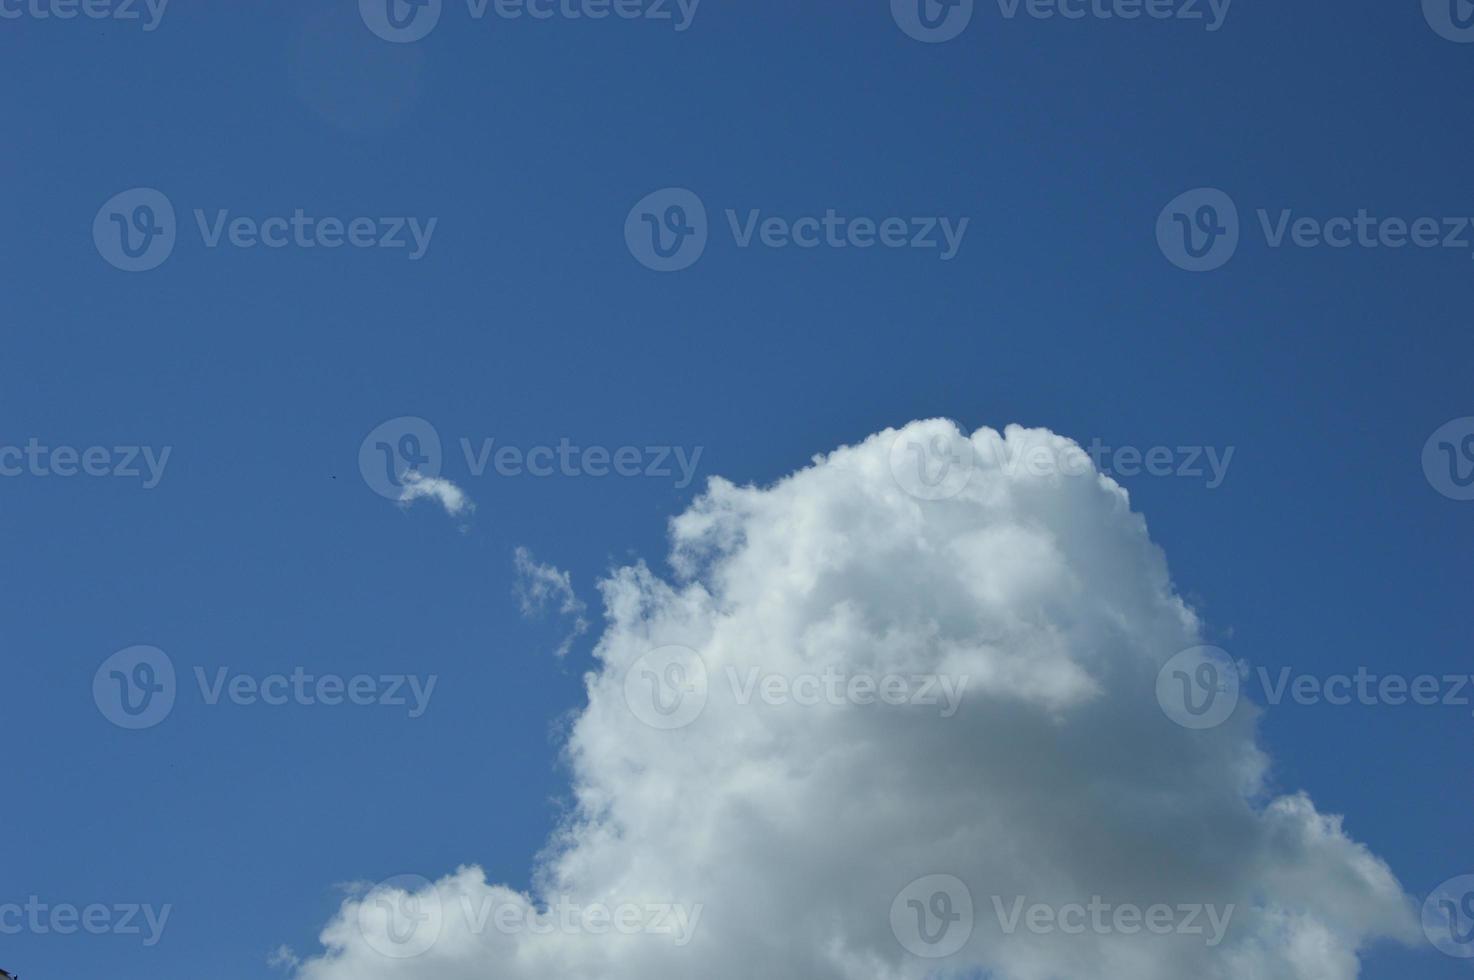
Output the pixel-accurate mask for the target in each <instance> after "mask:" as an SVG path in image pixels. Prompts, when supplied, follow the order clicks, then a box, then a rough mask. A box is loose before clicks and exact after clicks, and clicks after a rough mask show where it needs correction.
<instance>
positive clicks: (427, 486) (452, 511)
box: [399, 470, 476, 517]
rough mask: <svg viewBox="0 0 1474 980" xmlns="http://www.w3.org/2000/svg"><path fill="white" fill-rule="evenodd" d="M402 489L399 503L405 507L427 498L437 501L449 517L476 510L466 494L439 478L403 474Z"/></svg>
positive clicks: (411, 473)
mask: <svg viewBox="0 0 1474 980" xmlns="http://www.w3.org/2000/svg"><path fill="white" fill-rule="evenodd" d="M403 482H404V489H403V490H402V491H401V492H400V494H399V503H400V504H402V505H403V506H405V507H408V506H409V505H410V504H412V503H414V502H415V501H416V500H420V499H424V498H428V499H430V500H435V501H438V502H439V504H440V506H442V507H444V508H445V512H446V513H447V514H449V515H450V516H451V517H459V516H460V515H461V514H463V513H465V512H467V511H472V510H475V509H476V505H475V504H474V503H472V502H471V498H470V497H467V496H466V492H465V491H464V490H462V489H461V488H460V487H458V486H456V485H455V484H454V483H452V482H450V481H449V480H447V479H445V478H444V477H439V476H424V475H422V474H420V473H417V472H416V471H414V470H410V471H409V472H407V473H405V474H404V477H403Z"/></svg>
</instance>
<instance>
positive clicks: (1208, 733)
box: [298, 420, 1417, 980]
mask: <svg viewBox="0 0 1474 980" xmlns="http://www.w3.org/2000/svg"><path fill="white" fill-rule="evenodd" d="M898 440H902V442H901V444H900V445H899V446H898V444H897V441H898ZM959 441H961V444H962V445H964V446H966V447H968V448H969V449H970V451H971V456H972V457H973V460H974V463H973V464H972V466H971V468H970V469H969V468H968V467H967V466H966V465H964V464H965V462H966V461H965V460H961V459H960V457H959V462H958V465H959V466H960V467H961V470H960V471H958V472H961V474H962V475H961V477H960V478H958V477H957V474H956V472H953V473H949V474H943V475H942V476H937V475H936V474H937V473H941V472H942V471H934V472H933V474H932V475H933V476H934V477H935V481H936V486H934V485H933V481H929V480H928V481H923V485H921V486H919V487H918V486H912V485H911V484H912V482H913V481H914V479H915V474H908V472H907V471H906V469H905V466H906V465H909V464H908V463H907V462H906V460H905V453H904V452H897V453H893V449H898V448H909V447H911V446H916V445H920V446H931V447H943V448H945V447H948V446H952V447H956V446H957V445H958V444H959ZM1072 448H1073V444H1072V443H1070V442H1068V441H1067V440H1064V439H1062V438H1060V437H1058V436H1055V435H1053V434H1051V433H1049V432H1047V431H1043V430H1028V429H1022V428H1017V427H1010V428H1009V429H1008V430H1007V431H1006V433H1003V434H1000V433H997V432H995V431H992V430H989V429H983V430H980V431H978V432H976V433H974V434H973V435H972V436H971V437H970V438H969V437H966V436H964V435H962V434H960V433H958V432H957V431H956V429H955V428H954V427H953V426H952V425H951V424H950V423H947V422H943V421H935V420H934V421H927V422H917V423H913V424H912V425H910V426H908V427H906V429H904V430H902V431H900V432H897V431H894V430H887V431H885V432H882V433H879V434H877V435H875V436H872V437H871V438H869V439H867V440H865V441H864V442H863V443H861V444H859V445H855V446H849V447H844V448H841V449H838V450H836V451H835V452H833V453H830V454H829V455H827V456H824V457H819V458H816V459H815V461H814V462H813V464H812V465H811V466H809V467H807V468H805V469H803V470H802V471H800V472H797V473H795V474H793V475H792V476H789V477H787V478H786V479H784V480H782V481H780V482H778V483H777V484H776V485H774V486H771V487H767V488H755V487H740V486H736V485H733V484H731V483H728V482H726V481H723V480H721V479H715V480H713V481H712V482H711V484H710V487H709V489H708V491H707V493H706V494H705V495H704V496H702V497H701V498H700V499H699V500H698V501H696V503H695V504H694V505H693V506H692V507H691V508H690V509H689V510H688V511H687V512H686V513H684V514H682V515H680V516H679V517H677V518H676V519H675V520H674V521H673V522H672V537H673V552H672V559H673V561H672V564H673V566H674V567H675V568H676V569H677V573H678V574H677V577H676V579H675V580H674V581H666V580H663V579H662V578H660V577H658V576H657V575H655V574H654V573H653V572H651V571H650V570H649V569H648V568H646V567H645V566H644V565H643V564H641V565H636V566H633V567H627V568H621V569H619V570H617V571H615V572H613V573H612V574H611V575H610V577H609V578H608V579H607V580H606V581H605V582H603V583H602V585H601V589H602V593H603V598H604V603H605V606H606V612H607V617H608V619H609V626H608V629H607V631H606V632H605V633H604V635H603V637H602V638H601V639H600V641H599V643H598V646H597V649H596V651H595V653H596V656H597V657H598V659H599V661H600V667H599V669H598V670H597V671H595V672H592V673H590V674H589V675H588V677H587V687H588V701H589V703H588V705H587V707H586V708H585V709H584V711H583V713H582V714H581V715H580V717H579V718H578V720H577V722H576V724H575V726H574V728H573V730H572V732H571V735H570V738H569V742H568V745H567V754H568V758H569V761H570V766H571V770H572V778H573V788H574V791H575V794H576V799H577V808H576V812H575V813H574V814H573V815H572V816H571V818H570V819H569V820H568V822H567V823H566V824H565V825H564V826H562V827H560V828H559V829H558V830H557V832H556V833H555V834H554V835H553V837H552V839H551V841H550V844H549V847H548V850H547V852H546V854H545V855H544V856H543V857H542V859H541V860H540V862H539V866H538V869H537V876H536V887H535V890H534V894H531V895H527V894H519V893H516V892H514V891H512V890H509V889H507V888H504V887H501V886H498V885H494V884H489V883H487V882H486V881H485V879H484V877H483V875H482V873H481V872H480V870H479V869H477V868H473V867H468V868H462V869H460V870H459V871H457V872H455V873H453V874H451V875H449V876H447V877H445V878H443V879H441V880H440V881H439V882H437V883H436V884H435V885H434V886H433V887H432V886H428V885H427V884H421V885H418V886H416V885H414V884H412V883H411V884H408V885H406V886H405V887H403V888H399V887H395V886H390V887H388V888H385V889H381V890H379V891H378V892H376V893H374V894H371V895H366V896H359V897H355V898H351V899H350V900H348V901H347V902H345V903H344V905H343V907H342V909H341V911H340V913H339V915H338V916H337V917H336V918H334V920H333V921H332V922H330V923H329V924H328V925H327V927H326V928H325V929H324V931H323V933H322V942H323V944H324V947H325V951H324V952H323V953H322V954H321V955H320V956H318V957H317V958H314V959H309V960H307V961H306V962H304V963H303V964H302V965H301V967H300V968H299V971H298V976H299V977H300V978H301V980H472V978H475V980H485V978H488V977H495V978H509V980H521V978H526V980H546V978H548V977H561V978H569V980H582V978H589V980H593V978H601V980H635V978H640V980H646V978H650V977H662V978H664V977H695V976H699V977H705V978H713V980H726V978H738V977H741V978H751V977H765V978H772V980H789V978H792V980H800V978H802V980H830V978H832V980H839V978H855V980H859V978H864V980H878V978H920V977H924V976H929V975H930V976H951V975H957V976H964V975H977V971H986V973H987V975H988V976H990V977H993V978H996V980H1049V978H1057V977H1071V978H1076V980H1091V978H1101V980H1119V978H1121V977H1132V978H1135V980H1180V978H1182V977H1195V978H1203V980H1345V978H1352V977H1355V976H1356V975H1357V972H1358V959H1357V956H1358V951H1359V950H1361V949H1362V948H1363V947H1364V946H1365V945H1366V944H1367V943H1369V942H1371V941H1373V940H1376V939H1378V938H1383V937H1389V938H1394V939H1406V940H1410V939H1412V938H1413V937H1414V936H1415V934H1416V929H1417V926H1416V922H1415V919H1414V917H1413V914H1412V911H1411V906H1410V902H1409V900H1408V899H1407V898H1406V897H1405V896H1404V895H1403V893H1402V890H1401V888H1400V887H1399V885H1398V883H1397V882H1396V880H1395V879H1394V878H1393V876H1392V874H1391V873H1390V872H1389V870H1388V869H1387V867H1386V866H1385V865H1384V864H1383V863H1382V862H1381V861H1380V860H1378V859H1377V858H1376V857H1374V856H1373V855H1372V854H1370V853H1369V852H1368V851H1367V849H1366V848H1364V847H1363V846H1362V845H1360V844H1358V843H1356V842H1355V841H1353V840H1351V839H1350V838H1349V837H1348V836H1347V835H1346V833H1345V832H1344V831H1343V829H1342V826H1341V822H1340V819H1339V818H1337V817H1333V816H1326V815H1322V814H1320V813H1318V812H1317V811H1316V809H1315V807H1314V806H1313V804H1312V803H1311V801H1310V800H1309V798H1308V797H1306V796H1304V795H1302V794H1295V795H1289V796H1283V797H1279V798H1275V797H1273V796H1272V794H1270V793H1269V792H1268V789H1267V785H1266V769H1267V758H1266V756H1265V754H1264V752H1263V751H1262V750H1261V749H1260V748H1259V747H1258V745H1257V744H1256V739H1255V713H1254V710H1253V708H1252V706H1251V705H1249V704H1247V703H1245V704H1241V705H1240V706H1239V708H1238V710H1237V712H1236V713H1235V714H1234V715H1233V717H1231V718H1230V719H1229V720H1228V721H1227V722H1226V723H1225V724H1223V725H1221V726H1219V727H1216V728H1212V729H1208V730H1202V731H1194V730H1189V729H1187V728H1184V727H1181V726H1179V725H1177V724H1175V723H1174V722H1173V721H1172V720H1170V719H1169V718H1168V717H1167V715H1166V714H1165V713H1164V712H1163V710H1162V709H1161V707H1160V706H1159V704H1158V703H1157V700H1156V682H1157V675H1158V672H1159V670H1160V669H1161V668H1162V667H1163V665H1164V664H1165V663H1166V661H1167V660H1168V659H1169V658H1170V657H1172V656H1173V655H1174V654H1176V653H1178V652H1179V651H1181V650H1183V649H1184V648H1187V647H1192V646H1194V645H1196V644H1198V643H1200V642H1201V637H1200V630H1199V623H1198V621H1197V619H1196V617H1195V616H1194V614H1193V612H1192V610H1191V609H1189V608H1188V607H1187V606H1186V605H1185V604H1184V603H1183V601H1182V600H1181V599H1180V598H1179V597H1178V596H1177V595H1176V594H1175V593H1174V592H1173V589H1172V586H1171V582H1170V579H1169V576H1168V571H1167V564H1166V561H1165V558H1164V556H1163V554H1162V552H1161V551H1160V550H1159V549H1158V548H1157V547H1156V546H1155V545H1153V543H1152V542H1151V540H1150V539H1149V537H1148V535H1147V530H1146V525H1145V523H1144V521H1143V520H1142V518H1141V517H1140V516H1138V515H1136V514H1134V513H1132V512H1131V510H1130V507H1129V505H1128V501H1127V496H1126V493H1125V492H1124V491H1123V490H1122V489H1121V488H1120V487H1119V486H1117V485H1116V484H1115V483H1113V482H1112V481H1111V480H1109V479H1107V478H1105V477H1101V476H1099V475H1097V474H1094V473H1084V474H1078V473H1076V474H1074V475H1070V474H1066V473H1062V472H1058V471H1056V472H1046V471H1043V470H1041V469H1040V468H1037V467H1026V466H1011V465H1009V461H1010V460H1016V459H1020V458H1023V457H1024V455H1025V454H1027V453H1028V452H1030V451H1033V450H1039V449H1043V450H1044V451H1047V452H1049V453H1052V454H1055V455H1056V456H1059V455H1062V454H1067V453H1070V452H1071V450H1072ZM898 460H900V461H901V462H902V464H903V465H901V466H899V467H898V466H897V461H898ZM920 462H921V463H922V464H923V465H925V460H924V459H923V460H920ZM921 475H923V476H925V475H926V474H925V472H924V471H922V474H921ZM944 477H945V479H944ZM937 486H941V487H944V490H943V491H942V492H932V491H933V490H936V488H937ZM931 497H935V498H936V499H927V498H931ZM890 678H899V680H898V681H895V680H889V679H890ZM927 678H931V679H933V680H936V679H938V678H941V679H950V681H951V682H952V689H953V694H954V695H955V694H957V693H958V692H959V691H960V697H959V698H958V699H957V700H956V703H955V704H953V705H952V708H953V709H954V710H953V711H952V712H951V713H950V714H948V713H947V710H946V704H945V702H943V703H938V699H936V698H933V699H930V700H929V699H928V698H926V697H922V696H921V694H922V693H923V692H922V687H923V685H925V684H926V683H927V681H926V679H927ZM836 690H838V691H840V692H842V693H841V696H839V697H835V696H834V691H836ZM930 690H931V693H932V694H933V695H935V694H936V693H937V688H935V687H932V688H931V689H930ZM882 691H884V692H886V693H880V692H882ZM930 876H943V877H939V878H938V877H930ZM918 879H921V880H922V881H923V884H922V885H921V886H917V885H914V884H913V883H914V882H917V881H918ZM937 882H942V883H943V884H940V885H939V884H937ZM958 886H961V888H960V889H959V887H958ZM918 887H919V890H918ZM908 889H909V890H908ZM1019 899H1023V900H1024V904H1023V905H1022V906H1020V905H1019V904H1018V902H1019ZM1092 903H1093V904H1095V905H1097V906H1099V905H1102V904H1103V905H1106V906H1107V907H1110V908H1116V909H1119V908H1122V907H1135V908H1138V909H1142V910H1147V909H1150V908H1153V907H1161V906H1170V907H1171V908H1172V909H1173V910H1174V912H1173V916H1174V919H1173V921H1174V923H1175V924H1176V925H1184V924H1183V923H1182V921H1181V920H1182V913H1180V912H1177V911H1176V910H1177V909H1179V908H1180V907H1182V906H1187V907H1192V906H1198V907H1203V906H1211V907H1212V908H1213V909H1216V910H1217V911H1218V912H1219V913H1220V914H1221V913H1223V912H1226V911H1227V910H1229V908H1230V907H1232V914H1231V918H1229V919H1228V920H1227V921H1226V922H1222V923H1220V924H1221V925H1222V926H1223V928H1222V931H1221V934H1219V935H1217V936H1216V940H1217V941H1216V942H1213V941H1210V940H1212V939H1213V938H1215V937H1213V936H1210V935H1205V934H1204V933H1203V932H1196V933H1195V932H1192V931H1191V930H1188V929H1186V928H1182V929H1176V928H1174V930H1173V931H1172V932H1170V933H1169V934H1159V932H1158V931H1155V930H1149V929H1147V928H1144V927H1142V925H1141V924H1140V922H1137V923H1136V928H1134V929H1133V928H1130V927H1129V924H1130V920H1127V923H1126V924H1123V922H1122V921H1121V920H1119V919H1115V920H1112V918H1111V916H1110V914H1109V913H1106V914H1105V916H1104V921H1105V923H1106V928H1104V929H1102V928H1098V926H1099V924H1100V922H1101V921H1102V920H1101V916H1100V915H1095V914H1093V913H1092V915H1093V918H1094V922H1092V921H1091V919H1078V918H1069V917H1068V916H1066V917H1064V918H1060V919H1058V920H1057V922H1058V925H1059V926H1060V927H1058V928H1053V929H1040V928H1031V927H1030V925H1029V924H1028V922H1027V921H1021V920H1020V919H1019V918H1018V917H1017V916H1015V915H1014V910H1015V908H1019V907H1023V908H1027V907H1029V906H1034V905H1042V906H1046V907H1048V908H1050V909H1053V910H1055V911H1056V912H1062V911H1063V910H1065V909H1070V908H1076V907H1080V908H1083V907H1087V906H1089V905H1091V904H1092ZM967 905H970V909H969V908H967V907H966V906H967ZM570 907H572V908H574V909H577V910H580V911H575V912H572V913H570V912H569V908H570ZM590 909H603V910H605V911H603V912H598V913H597V914H595V915H592V916H591V914H590V912H589V910H590ZM662 909H663V910H664V911H663V912H662V911H661V910H662ZM606 912H607V914H606ZM913 915H914V916H915V917H916V919H915V921H914V922H912V921H911V919H910V917H911V916H913ZM928 916H933V917H934V921H932V920H928V919H927V917H928ZM923 920H927V922H931V924H930V925H928V924H926V922H924V921H923ZM1010 920H1011V924H1010ZM1202 924H1203V925H1205V926H1206V922H1204V923H1202ZM944 926H945V927H946V928H947V929H948V930H950V932H949V935H948V937H947V940H946V942H945V943H938V942H937V941H936V937H937V935H939V934H940V932H941V931H942V929H943V927H944ZM1076 926H1079V927H1080V928H1074V927H1076ZM1067 927H1068V928H1067ZM918 930H920V939H919V940H918ZM1207 931H1208V932H1211V931H1212V930H1207ZM952 947H955V949H953V948H952ZM937 953H949V954H950V955H946V956H943V957H941V958H931V957H933V956H934V955H935V954H937Z"/></svg>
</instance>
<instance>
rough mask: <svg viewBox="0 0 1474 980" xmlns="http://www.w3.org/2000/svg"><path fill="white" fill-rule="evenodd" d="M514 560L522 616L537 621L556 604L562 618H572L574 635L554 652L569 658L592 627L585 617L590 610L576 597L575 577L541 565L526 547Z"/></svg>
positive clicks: (517, 552) (566, 638)
mask: <svg viewBox="0 0 1474 980" xmlns="http://www.w3.org/2000/svg"><path fill="white" fill-rule="evenodd" d="M512 560H513V563H514V564H515V565H516V567H517V583H516V586H515V589H514V592H515V594H516V596H517V602H518V605H519V606H520V607H521V610H522V615H523V616H525V617H527V618H528V619H534V618H536V617H538V616H541V615H542V614H543V613H544V612H546V611H547V608H548V606H549V605H554V604H555V605H556V606H557V611H558V613H559V615H562V616H567V617H571V618H572V620H573V627H572V632H570V633H569V634H568V636H566V637H564V639H563V642H562V643H560V644H559V645H558V649H557V650H555V651H554V654H555V655H556V656H557V657H558V658H560V659H561V658H563V657H566V656H567V655H568V651H569V650H570V649H572V648H573V641H574V640H576V639H577V638H578V637H580V636H582V635H583V634H584V633H586V632H588V628H589V621H588V619H587V618H585V616H584V613H586V612H587V611H588V607H587V606H586V605H585V604H584V601H583V600H582V599H580V598H579V597H578V596H577V595H575V594H574V591H573V580H572V577H571V576H569V574H568V573H567V572H565V571H562V570H561V569H559V568H557V567H556V566H554V565H545V564H542V563H540V562H538V561H537V560H536V559H535V558H533V557H532V552H530V551H528V550H527V549H526V548H520V547H519V548H518V549H517V550H516V551H515V552H513V554H512Z"/></svg>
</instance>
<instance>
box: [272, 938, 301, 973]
mask: <svg viewBox="0 0 1474 980" xmlns="http://www.w3.org/2000/svg"><path fill="white" fill-rule="evenodd" d="M301 962H302V961H301V959H299V958H298V957H297V954H296V953H294V952H292V947H290V946H287V945H285V944H283V945H281V946H278V947H277V948H276V949H274V950H272V951H271V955H269V956H267V957H266V965H267V966H269V967H271V968H272V969H274V970H295V969H296V968H297V967H298V966H299V965H300V964H301Z"/></svg>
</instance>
